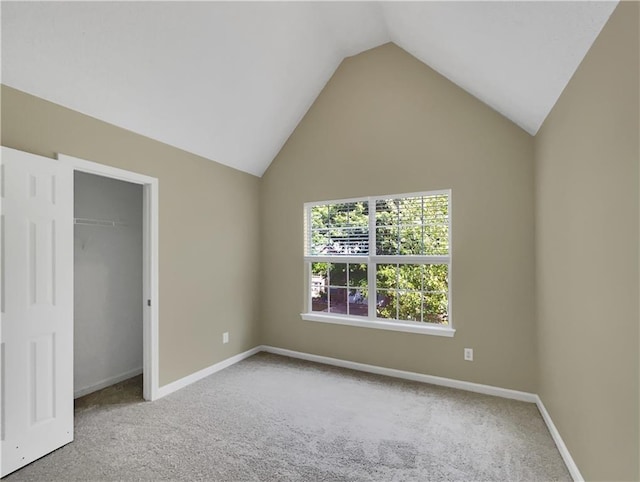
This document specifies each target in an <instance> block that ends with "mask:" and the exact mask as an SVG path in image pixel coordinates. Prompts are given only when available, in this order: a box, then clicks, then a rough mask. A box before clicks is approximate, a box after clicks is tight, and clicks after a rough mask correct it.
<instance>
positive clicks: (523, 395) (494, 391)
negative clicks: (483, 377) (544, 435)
mask: <svg viewBox="0 0 640 482" xmlns="http://www.w3.org/2000/svg"><path fill="white" fill-rule="evenodd" d="M261 351H264V352H267V353H273V354H275V355H282V356H288V357H291V358H299V359H301V360H308V361H312V362H316V363H323V364H325V365H332V366H337V367H342V368H349V369H351V370H358V371H361V372H367V373H375V374H377V375H386V376H389V377H395V378H402V379H404V380H412V381H416V382H422V383H430V384H432V385H439V386H443V387H449V388H457V389H459V390H466V391H468V392H475V393H482V394H485V395H492V396H495V397H502V398H508V399H512V400H519V401H521V402H529V403H535V404H536V406H537V407H538V410H539V411H540V414H541V415H542V419H543V420H544V422H545V423H546V425H547V428H548V429H549V432H550V433H551V437H552V438H553V441H554V442H555V444H556V446H557V448H558V451H559V452H560V455H561V457H562V459H563V460H564V463H565V464H566V466H567V469H568V470H569V473H570V474H571V477H572V478H573V480H574V481H576V482H583V481H584V478H583V477H582V475H581V474H580V471H579V470H578V466H577V465H576V463H575V462H574V460H573V458H572V457H571V454H570V453H569V449H567V446H566V445H565V443H564V441H563V440H562V437H561V436H560V433H559V432H558V429H557V428H556V426H555V424H554V423H553V421H552V420H551V416H550V415H549V412H547V409H546V408H545V406H544V404H543V403H542V400H541V399H540V397H539V396H538V395H536V394H535V393H529V392H521V391H518V390H511V389H508V388H500V387H494V386H491V385H482V384H480V383H472V382H465V381H462V380H455V379H453V378H444V377H437V376H434V375H425V374H423V373H416V372H409V371H404V370H396V369H394V368H385V367H380V366H376V365H367V364H365V363H357V362H352V361H348V360H342V359H339V358H330V357H326V356H321V355H312V354H310V353H303V352H300V351H294V350H287V349H285V348H277V347H274V346H269V345H261V346H257V347H255V348H252V349H251V350H247V351H245V352H244V353H240V354H238V355H235V356H232V357H231V358H227V359H226V360H223V361H221V362H219V363H216V364H215V365H211V366H210V367H207V368H204V369H202V370H200V371H197V372H195V373H193V374H191V375H188V376H186V377H184V378H181V379H180V380H176V381H175V382H172V383H169V384H168V385H165V386H163V387H160V389H159V390H158V398H162V397H164V396H166V395H169V394H170V393H173V392H175V391H176V390H180V389H181V388H184V387H186V386H187V385H190V384H192V383H194V382H197V381H198V380H201V379H203V378H205V377H207V376H209V375H212V374H213V373H215V372H218V371H220V370H223V369H224V368H227V367H229V366H231V365H233V364H235V363H238V362H239V361H242V360H244V359H245V358H249V357H250V356H253V355H255V354H256V353H258V352H261Z"/></svg>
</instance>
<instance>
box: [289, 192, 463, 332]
mask: <svg viewBox="0 0 640 482" xmlns="http://www.w3.org/2000/svg"><path fill="white" fill-rule="evenodd" d="M442 194H446V195H447V200H448V218H447V221H448V230H449V249H448V253H449V254H448V255H412V256H406V255H377V254H375V249H376V248H375V247H376V219H375V215H371V213H375V211H376V201H377V200H380V199H390V198H411V197H418V196H434V195H442ZM352 202H367V203H368V204H369V255H367V256H362V255H361V256H322V255H309V254H308V253H307V252H306V250H307V247H308V243H309V241H308V240H310V239H311V220H310V213H311V208H312V207H315V206H325V205H329V204H341V203H352ZM451 205H452V203H451V189H441V190H436V191H424V192H417V193H403V194H388V195H387V194H385V195H379V196H368V197H360V198H351V199H338V200H331V201H319V202H308V203H305V204H304V219H305V229H306V233H305V248H304V249H305V256H304V265H305V280H306V282H305V289H306V291H305V307H304V308H305V312H304V313H301V314H300V316H301V318H302V319H303V320H306V321H317V322H321V323H333V324H338V325H349V326H358V327H364V328H375V329H380V330H391V331H402V332H409V333H421V334H428V335H436V336H445V337H453V336H454V334H455V332H456V330H455V329H454V327H453V316H452V288H451V287H452V276H451V271H452V270H451V266H452V257H453V256H452V254H451V246H452V242H451V240H452V230H451V219H452V210H451V207H452V206H451ZM371 250H373V251H374V254H371ZM311 263H362V264H365V263H366V264H367V286H368V290H369V300H368V303H369V305H368V313H369V316H356V315H346V314H335V313H321V312H316V311H312V308H311V307H312V293H311V276H312V273H311ZM385 263H389V264H398V263H399V264H403V263H409V264H446V265H448V276H449V279H448V286H449V291H448V293H447V302H448V313H447V314H448V324H447V325H444V326H443V325H436V324H433V323H428V322H420V321H406V320H390V319H386V318H378V317H377V316H376V301H377V297H376V296H375V293H376V292H377V286H376V270H375V266H376V265H377V264H385ZM372 293H374V296H371V294H372Z"/></svg>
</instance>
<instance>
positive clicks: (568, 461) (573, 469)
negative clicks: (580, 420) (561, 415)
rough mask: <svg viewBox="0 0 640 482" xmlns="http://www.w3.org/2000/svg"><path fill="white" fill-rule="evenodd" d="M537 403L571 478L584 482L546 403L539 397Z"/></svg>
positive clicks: (577, 481)
mask: <svg viewBox="0 0 640 482" xmlns="http://www.w3.org/2000/svg"><path fill="white" fill-rule="evenodd" d="M535 403H536V406H537V407H538V410H539V411H540V415H542V419H543V420H544V422H545V423H546V424H547V428H548V429H549V433H551V438H553V441H554V442H555V444H556V447H557V448H558V452H560V456H561V457H562V460H564V463H565V465H566V466H567V470H568V471H569V474H571V477H572V478H573V480H574V481H575V482H583V481H584V477H582V474H581V473H580V470H579V469H578V466H577V465H576V463H575V461H574V460H573V457H571V453H570V452H569V449H568V448H567V446H566V445H565V443H564V440H562V437H561V436H560V432H558V429H557V428H556V426H555V424H554V423H553V420H551V415H549V412H547V409H546V407H545V406H544V403H542V399H541V398H540V396H539V395H536V401H535Z"/></svg>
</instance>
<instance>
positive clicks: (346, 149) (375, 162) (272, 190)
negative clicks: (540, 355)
mask: <svg viewBox="0 0 640 482" xmlns="http://www.w3.org/2000/svg"><path fill="white" fill-rule="evenodd" d="M442 188H451V189H452V203H453V228H452V234H453V250H452V256H453V271H452V283H453V285H454V291H453V323H454V325H455V328H456V329H457V333H456V335H455V337H454V338H452V339H451V338H442V337H437V336H429V335H423V334H409V333H399V332H391V331H382V330H375V329H370V328H356V327H349V326H339V325H330V324H325V323H314V322H309V321H302V320H301V319H300V313H301V312H302V310H303V306H304V274H303V272H304V269H303V261H302V256H303V203H304V202H306V201H317V200H329V199H339V198H345V197H356V196H366V195H375V194H396V193H403V192H415V191H423V190H430V189H442ZM260 204H261V220H262V253H263V256H262V260H263V264H262V268H263V269H262V273H261V280H262V289H261V294H262V305H261V306H262V313H263V316H262V325H261V329H262V333H261V334H262V339H263V342H265V343H267V344H270V345H275V346H280V347H284V348H289V349H293V350H300V351H303V352H309V353H317V354H321V355H326V356H332V357H337V358H344V359H348V360H354V361H358V362H363V363H371V364H375V365H381V366H385V367H392V368H397V369H403V370H412V371H416V372H420V373H427V374H432V375H438V376H444V377H452V378H456V379H461V380H469V381H473V382H478V383H485V384H489V385H497V386H501V387H507V388H512V389H519V390H527V391H536V386H535V379H536V377H535V369H536V368H535V367H536V360H535V357H536V348H535V338H536V337H535V327H534V315H533V313H534V293H533V290H534V261H533V254H534V246H533V219H534V214H533V139H532V138H531V136H529V135H528V134H526V133H525V132H524V131H522V130H521V129H520V128H518V127H517V126H515V125H514V124H512V123H511V122H509V121H508V120H506V119H505V118H504V117H502V116H500V115H499V114H497V113H496V112H495V111H493V110H491V109H490V108H488V107H487V106H485V105H484V104H482V103H481V102H479V101H478V100H476V99H475V98H473V97H472V96H470V95H469V94H467V93H465V92H464V91H462V90H461V89H460V88H458V87H456V86H455V85H453V84H452V83H451V82H449V81H448V80H446V79H445V78H443V77H441V76H440V75H439V74H437V73H436V72H435V71H433V70H431V69H430V68H428V67H427V66H425V65H424V64H423V63H421V62H419V61H418V60H416V59H415V58H414V57H412V56H410V55H409V54H407V53H406V52H404V51H403V50H401V49H400V48H399V47H397V46H395V45H394V44H386V45H383V46H381V47H378V48H376V49H373V50H370V51H367V52H364V53H362V54H360V55H357V56H355V57H352V58H348V59H346V60H345V61H344V62H343V63H342V64H341V66H340V67H339V68H338V70H337V71H336V73H335V74H334V76H333V78H332V79H331V80H330V82H329V83H328V84H327V86H326V87H325V89H324V91H323V92H322V93H321V94H320V96H319V97H318V99H317V100H316V102H315V103H314V104H313V106H312V107H311V109H310V110H309V111H308V113H307V114H306V116H305V117H304V119H303V120H302V122H301V123H300V124H299V125H298V127H297V129H296V130H295V132H294V133H293V134H292V135H291V137H290V138H289V140H288V141H287V143H286V144H285V146H284V147H283V149H282V151H281V152H280V154H279V155H278V156H277V157H276V159H275V161H274V162H273V164H272V165H271V167H270V168H269V169H268V170H267V172H266V174H265V176H264V177H263V181H262V184H261V200H260ZM464 347H472V348H474V350H475V361H474V362H472V363H470V362H465V361H463V348H464Z"/></svg>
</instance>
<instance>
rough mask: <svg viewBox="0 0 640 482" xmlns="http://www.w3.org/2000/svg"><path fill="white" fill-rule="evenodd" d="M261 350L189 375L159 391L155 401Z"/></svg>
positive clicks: (237, 356)
mask: <svg viewBox="0 0 640 482" xmlns="http://www.w3.org/2000/svg"><path fill="white" fill-rule="evenodd" d="M260 349H261V347H259V346H257V347H255V348H251V349H250V350H247V351H245V352H243V353H239V354H237V355H234V356H232V357H230V358H227V359H226V360H222V361H221V362H218V363H216V364H214V365H211V366H209V367H207V368H203V369H202V370H199V371H197V372H195V373H192V374H191V375H187V376H186V377H184V378H180V379H179V380H176V381H175V382H171V383H169V384H167V385H164V386H162V387H160V388H159V389H158V396H157V397H156V398H155V399H154V400H157V399H160V398H162V397H165V396H167V395H169V394H170V393H173V392H175V391H177V390H180V389H181V388H184V387H186V386H187V385H191V384H192V383H195V382H197V381H199V380H202V379H203V378H205V377H208V376H209V375H213V374H214V373H216V372H219V371H220V370H224V369H225V368H227V367H229V366H231V365H234V364H235V363H238V362H239V361H242V360H244V359H245V358H249V357H250V356H253V355H255V354H256V353H258V352H259V351H260Z"/></svg>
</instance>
